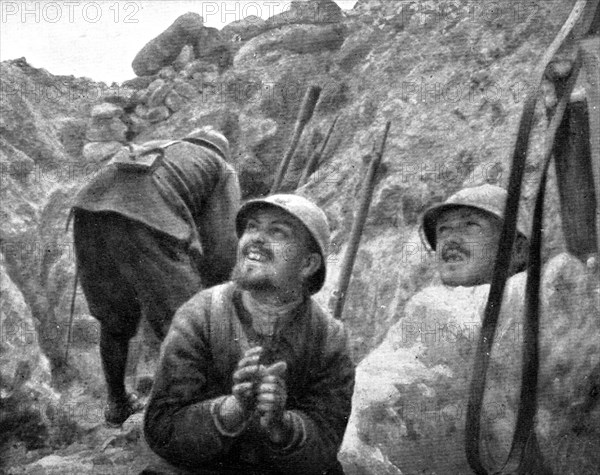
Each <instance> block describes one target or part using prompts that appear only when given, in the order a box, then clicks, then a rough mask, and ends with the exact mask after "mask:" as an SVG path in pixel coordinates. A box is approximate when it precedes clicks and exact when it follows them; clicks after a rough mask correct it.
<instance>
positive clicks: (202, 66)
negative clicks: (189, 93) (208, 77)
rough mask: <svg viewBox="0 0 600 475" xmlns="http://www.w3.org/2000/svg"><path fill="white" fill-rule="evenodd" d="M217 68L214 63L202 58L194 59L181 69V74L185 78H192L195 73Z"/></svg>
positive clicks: (211, 70)
mask: <svg viewBox="0 0 600 475" xmlns="http://www.w3.org/2000/svg"><path fill="white" fill-rule="evenodd" d="M217 70H218V68H217V66H216V65H214V64H212V63H209V62H208V61H204V60H202V59H196V60H195V61H192V62H191V63H190V64H188V65H187V66H186V67H185V68H184V69H183V71H182V76H183V77H185V78H193V77H194V74H196V73H205V72H213V71H217Z"/></svg>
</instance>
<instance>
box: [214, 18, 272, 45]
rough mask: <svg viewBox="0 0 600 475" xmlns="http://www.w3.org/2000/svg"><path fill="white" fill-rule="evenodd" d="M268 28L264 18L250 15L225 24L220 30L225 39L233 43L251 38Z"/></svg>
mask: <svg viewBox="0 0 600 475" xmlns="http://www.w3.org/2000/svg"><path fill="white" fill-rule="evenodd" d="M268 29H269V26H268V24H267V22H266V21H265V20H263V19H262V18H260V17H257V16H255V15H250V16H247V17H246V18H244V19H242V20H237V21H234V22H231V23H229V24H228V25H225V26H224V27H223V29H222V30H221V36H222V37H223V39H224V40H225V41H229V42H231V43H235V42H238V41H248V40H251V39H252V38H254V37H255V36H258V35H260V34H261V33H263V32H265V31H267V30H268Z"/></svg>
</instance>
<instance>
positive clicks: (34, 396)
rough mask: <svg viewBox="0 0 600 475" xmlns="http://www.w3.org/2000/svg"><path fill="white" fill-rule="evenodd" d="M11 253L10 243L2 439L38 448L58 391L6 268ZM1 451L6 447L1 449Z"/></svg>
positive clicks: (1, 359) (1, 352)
mask: <svg viewBox="0 0 600 475" xmlns="http://www.w3.org/2000/svg"><path fill="white" fill-rule="evenodd" d="M19 246H20V244H19V245H16V246H15V248H14V250H15V252H22V247H19ZM18 249H20V251H18ZM11 252H13V248H11V246H10V244H9V243H8V242H6V243H3V245H2V257H3V260H2V263H1V264H0V287H1V288H0V293H1V294H2V305H1V306H0V329H2V335H1V336H2V338H0V399H1V401H2V405H1V407H0V414H1V421H2V434H1V437H0V440H2V441H4V442H6V443H8V442H9V441H13V442H15V441H20V442H23V443H25V445H26V446H27V447H28V448H30V449H34V448H39V447H42V446H43V445H44V442H45V439H46V437H47V435H48V429H49V421H48V420H47V418H46V411H45V409H46V407H48V406H49V405H52V404H56V403H57V402H58V395H57V394H55V393H54V391H53V390H52V388H51V387H50V381H51V375H50V363H49V361H48V358H47V357H46V356H45V355H44V353H43V352H42V349H41V348H40V345H39V339H40V335H38V332H37V331H38V330H37V324H36V320H35V319H34V318H33V316H32V315H31V310H30V309H29V307H28V306H27V304H26V303H25V299H24V297H23V294H22V293H21V291H20V290H19V288H18V287H17V286H16V285H15V283H14V282H13V281H12V279H11V278H10V277H9V275H8V273H7V271H6V269H5V267H4V258H5V257H6V258H7V259H8V256H7V255H6V254H9V253H11ZM42 336H43V335H42ZM56 344H60V342H58V341H57V342H56ZM2 449H4V447H0V450H2Z"/></svg>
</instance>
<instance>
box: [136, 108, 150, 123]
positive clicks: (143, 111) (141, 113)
mask: <svg viewBox="0 0 600 475" xmlns="http://www.w3.org/2000/svg"><path fill="white" fill-rule="evenodd" d="M148 110H149V109H148V106H146V105H144V104H138V105H137V106H136V107H135V115H137V116H138V117H139V118H141V119H147V118H148Z"/></svg>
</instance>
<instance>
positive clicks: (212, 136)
mask: <svg viewBox="0 0 600 475" xmlns="http://www.w3.org/2000/svg"><path fill="white" fill-rule="evenodd" d="M185 138H186V139H192V141H195V142H200V143H201V144H202V145H206V146H208V147H209V148H212V149H213V150H215V151H216V152H217V153H219V154H220V155H221V156H222V157H223V158H224V159H225V160H226V161H227V162H229V161H230V158H231V157H230V150H229V140H227V138H226V137H225V136H224V135H223V134H222V133H221V132H219V131H217V130H216V129H215V128H213V127H212V126H210V125H209V126H206V127H201V128H198V129H194V130H193V131H192V132H190V133H189V134H188V135H186V136H185Z"/></svg>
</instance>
